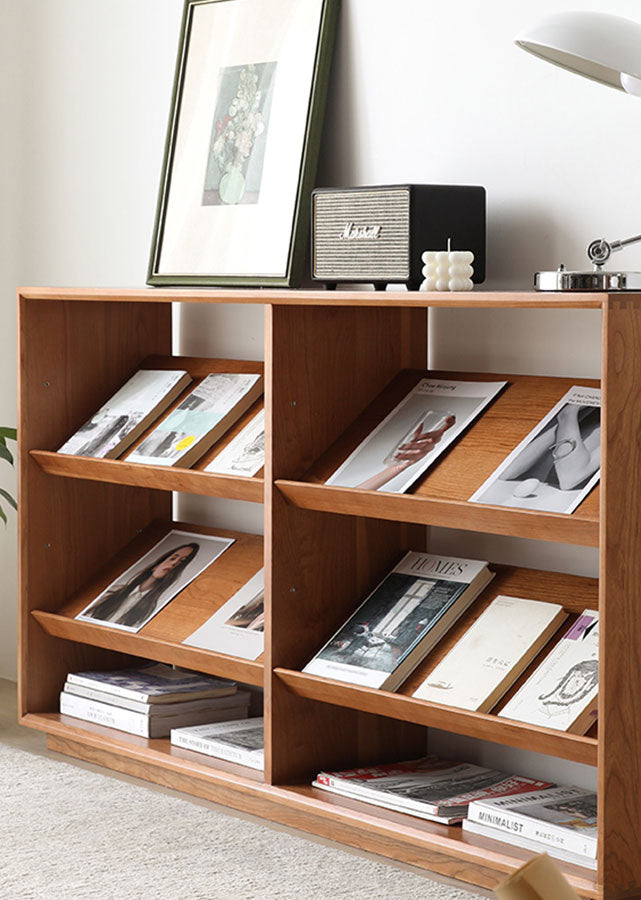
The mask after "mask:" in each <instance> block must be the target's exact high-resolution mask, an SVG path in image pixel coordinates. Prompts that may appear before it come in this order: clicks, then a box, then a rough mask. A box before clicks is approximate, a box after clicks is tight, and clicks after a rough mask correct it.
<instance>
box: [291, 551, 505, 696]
mask: <svg viewBox="0 0 641 900" xmlns="http://www.w3.org/2000/svg"><path fill="white" fill-rule="evenodd" d="M491 578H493V573H492V572H490V571H489V569H488V567H487V563H486V562H479V561H478V560H474V559H459V558H456V557H451V556H435V555H433V554H430V553H419V552H416V551H412V550H411V551H409V552H408V553H406V554H405V556H404V557H403V559H402V560H401V561H400V562H399V563H398V565H396V566H395V567H394V569H393V570H392V571H391V572H390V573H389V574H388V575H387V576H386V577H385V578H384V579H383V580H382V581H381V582H380V584H379V585H378V586H377V587H376V588H374V590H373V591H372V592H371V594H369V596H368V597H367V598H366V599H365V600H364V601H363V603H361V605H360V606H359V607H358V609H357V610H356V612H355V613H354V614H353V615H352V616H350V618H349V619H348V620H347V622H345V624H344V625H343V626H342V627H341V628H339V630H338V631H337V632H336V634H334V636H333V637H331V638H330V640H329V641H328V642H327V643H326V644H325V646H324V647H323V648H322V649H321V650H320V651H319V652H318V653H317V654H316V656H314V658H313V659H312V660H311V661H310V662H309V663H307V665H306V666H305V668H304V669H303V671H304V672H307V673H309V674H310V675H320V676H322V677H324V678H334V679H336V680H337V681H347V682H350V683H352V684H362V685H366V686H367V687H374V688H381V689H383V690H388V691H394V690H396V688H398V687H399V686H400V685H401V684H402V683H403V681H405V679H406V678H407V677H408V675H409V674H410V673H411V672H412V670H413V669H414V668H415V667H416V666H417V665H418V664H419V662H420V661H421V660H422V659H423V658H424V656H425V655H426V654H427V653H429V651H430V650H431V649H432V648H433V647H434V646H435V645H436V643H437V642H438V641H439V640H440V639H441V638H442V637H443V635H444V634H445V633H446V632H447V631H448V630H449V629H450V628H451V626H452V625H453V624H454V622H455V621H456V620H457V619H458V618H459V616H460V615H461V614H462V613H463V612H464V611H465V610H466V609H467V607H468V606H469V605H470V603H472V601H473V600H474V599H475V598H476V597H477V596H478V595H479V593H480V592H481V591H482V590H483V588H484V587H485V586H486V585H487V584H488V582H489V581H490V580H491Z"/></svg>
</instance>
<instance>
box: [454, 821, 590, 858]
mask: <svg viewBox="0 0 641 900" xmlns="http://www.w3.org/2000/svg"><path fill="white" fill-rule="evenodd" d="M462 826H463V831H465V832H466V833H467V834H478V835H480V836H481V837H485V838H489V839H490V840H492V841H503V842H504V843H506V844H512V846H513V847H522V848H523V850H532V851H533V852H534V853H543V852H545V853H549V855H550V856H553V857H554V858H555V859H562V860H563V861H564V862H569V863H572V864H573V865H575V866H585V867H586V868H587V869H596V867H597V861H596V859H592V858H591V857H589V856H581V855H580V854H578V853H571V852H570V851H569V850H563V849H562V848H560V847H556V846H554V845H551V844H542V843H541V842H540V841H535V840H532V838H526V837H523V835H522V834H514V832H510V833H509V834H507V833H506V832H504V831H499V830H498V829H497V828H491V827H490V826H489V825H481V824H480V823H479V822H471V821H470V820H469V819H463V822H462Z"/></svg>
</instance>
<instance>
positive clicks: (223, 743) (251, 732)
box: [170, 718, 265, 770]
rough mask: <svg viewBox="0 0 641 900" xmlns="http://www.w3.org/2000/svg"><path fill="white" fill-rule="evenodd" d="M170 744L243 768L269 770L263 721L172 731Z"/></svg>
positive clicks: (243, 720)
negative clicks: (266, 766) (236, 764)
mask: <svg viewBox="0 0 641 900" xmlns="http://www.w3.org/2000/svg"><path fill="white" fill-rule="evenodd" d="M170 741H171V743H172V744H173V745H174V746H176V747H182V748H183V749H185V750H195V751H196V752H197V753H205V754H207V756H216V757H218V758H219V759H226V760H228V761H229V762H235V763H239V764H240V765H241V766H249V767H250V768H252V769H261V770H262V769H264V768H265V735H264V719H262V718H255V719H241V720H240V721H238V722H220V723H218V724H211V725H195V726H194V727H193V728H172V730H171V736H170Z"/></svg>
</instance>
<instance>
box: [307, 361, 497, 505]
mask: <svg viewBox="0 0 641 900" xmlns="http://www.w3.org/2000/svg"><path fill="white" fill-rule="evenodd" d="M506 384H507V382H506V381H492V382H489V381H442V380H438V379H433V378H422V379H421V380H420V381H419V383H418V384H417V385H416V387H414V388H413V389H412V390H411V391H410V392H409V393H408V394H407V396H406V397H405V399H404V400H402V401H401V402H400V403H399V404H398V405H397V406H396V407H395V408H394V409H393V410H392V411H391V413H389V415H388V416H386V417H385V418H384V419H383V421H382V422H381V423H380V424H379V425H378V426H377V427H376V428H375V429H374V431H372V432H371V434H369V435H368V436H367V437H366V438H365V440H364V441H362V442H361V443H360V444H359V445H358V447H357V448H356V449H355V450H354V452H353V453H351V454H350V455H349V456H348V457H347V459H346V460H345V462H344V463H342V465H341V466H339V468H338V469H337V470H336V471H335V472H334V474H333V475H332V476H331V478H329V479H328V480H327V481H326V482H325V483H326V484H331V485H337V486H341V487H353V488H361V489H363V490H369V491H387V492H391V493H398V494H402V493H403V492H404V491H406V490H407V489H408V488H409V487H410V486H411V485H412V484H413V483H414V482H415V481H416V479H417V478H419V477H420V476H421V475H422V474H423V472H425V471H426V470H427V469H428V468H429V467H430V466H431V465H432V464H433V463H434V462H436V460H437V459H438V457H439V456H441V454H442V453H444V452H445V450H447V448H448V447H449V446H450V445H451V444H452V443H453V442H454V441H456V440H457V438H458V437H459V436H460V435H461V434H462V432H463V431H464V430H465V429H466V428H467V427H468V426H469V425H470V424H471V423H472V422H473V421H474V419H476V418H477V417H478V416H479V415H480V414H481V413H482V412H483V410H484V409H485V407H486V406H487V405H488V404H489V403H490V401H491V400H493V399H494V397H496V395H497V394H498V393H499V391H501V390H502V389H503V388H504V387H505V386H506Z"/></svg>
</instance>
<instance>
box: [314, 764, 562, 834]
mask: <svg viewBox="0 0 641 900" xmlns="http://www.w3.org/2000/svg"><path fill="white" fill-rule="evenodd" d="M314 785H315V786H316V787H319V788H322V789H325V790H330V791H333V792H334V793H338V794H343V795H344V796H347V797H352V798H353V799H356V800H362V801H364V802H367V803H372V804H373V805H374V806H382V807H385V808H386V809H395V810H396V811H398V812H405V813H410V814H411V815H416V816H420V817H421V818H425V819H431V820H436V821H447V822H449V823H452V822H460V821H461V819H463V818H464V816H465V815H466V813H467V809H468V806H469V804H470V803H471V801H472V800H475V799H477V798H480V797H488V798H489V797H504V796H506V795H514V794H524V793H528V794H529V793H531V792H532V791H535V790H540V789H541V788H543V787H549V786H550V783H549V782H546V781H537V780H535V779H532V778H525V777H522V776H520V775H508V774H506V773H505V772H499V771H497V770H496V769H486V768H483V767H482V766H475V765H471V764H469V763H458V762H451V761H450V760H443V759H438V758H437V757H435V756H427V757H425V758H423V759H417V760H411V761H408V762H399V763H391V764H388V765H382V766H370V767H367V768H358V769H348V770H346V771H342V772H319V774H318V775H317V777H316V780H315V782H314Z"/></svg>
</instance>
